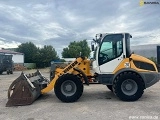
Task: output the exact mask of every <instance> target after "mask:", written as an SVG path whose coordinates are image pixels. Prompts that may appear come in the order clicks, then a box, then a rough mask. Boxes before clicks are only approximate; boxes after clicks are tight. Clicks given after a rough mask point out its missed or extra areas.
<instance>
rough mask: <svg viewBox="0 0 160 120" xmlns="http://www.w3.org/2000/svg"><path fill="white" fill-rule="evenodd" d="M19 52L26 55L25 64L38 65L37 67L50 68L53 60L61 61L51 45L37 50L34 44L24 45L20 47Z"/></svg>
mask: <svg viewBox="0 0 160 120" xmlns="http://www.w3.org/2000/svg"><path fill="white" fill-rule="evenodd" d="M17 52H21V53H24V56H25V58H24V62H25V63H36V66H37V67H48V66H50V62H51V61H52V60H56V59H59V57H58V56H57V52H56V51H55V49H54V48H53V47H52V46H51V45H49V46H47V45H45V46H44V47H43V48H37V47H36V46H35V45H34V44H33V43H32V42H27V43H22V44H21V45H19V46H18V48H17Z"/></svg>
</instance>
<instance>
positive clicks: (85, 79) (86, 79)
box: [73, 68, 89, 85]
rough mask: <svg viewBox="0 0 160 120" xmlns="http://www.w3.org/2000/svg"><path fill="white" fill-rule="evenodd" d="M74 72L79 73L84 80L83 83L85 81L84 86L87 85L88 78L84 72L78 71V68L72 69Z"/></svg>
mask: <svg viewBox="0 0 160 120" xmlns="http://www.w3.org/2000/svg"><path fill="white" fill-rule="evenodd" d="M73 69H74V70H75V71H77V72H79V73H80V74H82V76H83V78H84V81H85V84H87V85H89V81H88V78H87V76H86V75H85V74H84V72H83V71H82V70H81V69H79V68H73Z"/></svg>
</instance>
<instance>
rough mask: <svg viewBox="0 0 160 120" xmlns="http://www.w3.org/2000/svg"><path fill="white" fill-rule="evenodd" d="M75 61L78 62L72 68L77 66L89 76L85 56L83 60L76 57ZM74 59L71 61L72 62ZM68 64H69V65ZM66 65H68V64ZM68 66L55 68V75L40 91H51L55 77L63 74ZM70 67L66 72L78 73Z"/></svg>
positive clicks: (88, 65)
mask: <svg viewBox="0 0 160 120" xmlns="http://www.w3.org/2000/svg"><path fill="white" fill-rule="evenodd" d="M76 61H77V62H78V64H76V65H75V66H74V67H73V68H79V69H81V70H82V71H83V72H84V73H85V75H86V76H91V75H92V74H91V73H90V61H89V60H87V58H85V59H84V60H83V59H82V58H80V57H79V58H77V59H76ZM74 62H75V61H73V62H72V63H74ZM72 63H71V64H72ZM71 64H69V65H71ZM69 65H68V66H69ZM68 66H66V67H65V68H64V69H60V68H56V70H55V77H54V78H53V80H52V81H51V82H50V83H49V85H48V86H47V87H46V88H44V89H42V90H41V93H42V94H44V93H48V92H49V91H51V90H52V89H53V88H54V85H55V83H56V81H57V79H58V78H59V77H60V76H61V75H63V74H64V71H63V70H65V69H66V68H68ZM73 68H71V69H70V70H69V71H68V72H67V73H73V74H78V72H76V71H74V69H73Z"/></svg>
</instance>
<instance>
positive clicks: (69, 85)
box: [61, 80, 77, 96]
mask: <svg viewBox="0 0 160 120" xmlns="http://www.w3.org/2000/svg"><path fill="white" fill-rule="evenodd" d="M76 90H77V86H76V84H75V83H74V82H73V81H71V80H66V81H64V82H63V83H62V85H61V91H62V93H63V94H64V95H65V96H72V95H74V94H75V92H76Z"/></svg>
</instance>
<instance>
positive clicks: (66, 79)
mask: <svg viewBox="0 0 160 120" xmlns="http://www.w3.org/2000/svg"><path fill="white" fill-rule="evenodd" d="M54 91H55V94H56V96H57V97H58V99H59V100H61V101H62V102H75V101H77V100H78V99H79V98H80V97H81V95H82V93H83V83H82V81H81V80H80V78H79V77H77V76H76V75H73V74H64V75H62V76H61V77H60V78H59V79H58V80H57V81H56V83H55V87H54Z"/></svg>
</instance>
